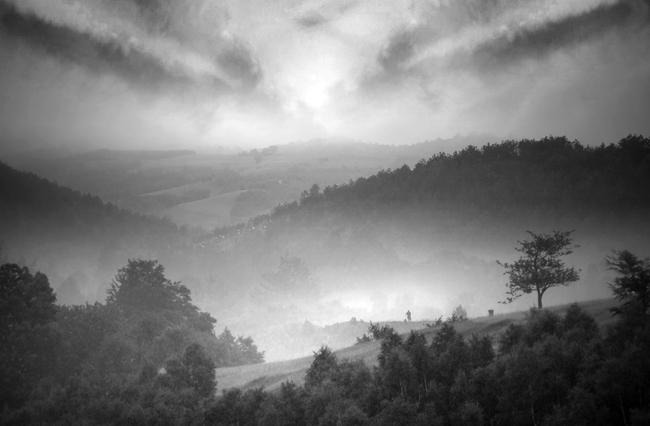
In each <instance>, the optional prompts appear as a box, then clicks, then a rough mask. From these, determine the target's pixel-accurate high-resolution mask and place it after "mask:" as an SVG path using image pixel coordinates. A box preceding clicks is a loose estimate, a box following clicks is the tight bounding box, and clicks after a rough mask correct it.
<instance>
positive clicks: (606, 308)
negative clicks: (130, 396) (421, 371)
mask: <svg viewBox="0 0 650 426" xmlns="http://www.w3.org/2000/svg"><path fill="white" fill-rule="evenodd" d="M579 306H580V307H581V308H582V309H583V310H584V311H585V312H586V313H588V314H589V315H590V316H592V317H593V318H594V319H595V320H596V321H597V322H598V324H600V325H601V326H606V325H608V324H611V323H612V322H613V321H614V320H615V318H614V317H613V316H612V314H611V312H610V309H611V308H613V307H615V306H618V303H617V302H616V300H614V299H603V300H592V301H588V302H582V303H579ZM567 308H568V305H566V304H564V305H557V306H551V307H548V308H547V309H549V310H551V311H553V312H557V313H558V314H561V315H563V314H564V313H565V311H566V309H567ZM525 319H526V312H515V313H509V314H501V315H495V316H491V317H490V316H485V317H478V318H472V319H470V320H468V321H463V322H458V323H455V324H454V327H455V328H456V330H457V331H458V332H460V333H461V334H462V335H463V336H465V337H469V336H471V335H472V334H474V333H475V334H478V335H488V336H490V337H492V338H493V339H495V341H496V339H497V338H498V336H499V335H500V334H501V333H503V331H504V330H505V329H506V328H507V327H508V326H509V325H510V324H518V323H522V322H523V321H524V320H525ZM426 324H427V322H426V321H422V322H412V323H408V324H407V323H404V322H390V321H389V322H384V323H382V325H389V326H391V327H393V328H394V329H395V330H396V331H397V332H398V333H400V334H402V335H403V336H407V335H408V333H409V331H410V330H417V331H420V332H422V333H423V334H424V335H425V336H426V338H427V341H428V342H429V343H430V342H431V340H432V339H433V336H434V335H435V334H436V333H437V332H438V331H439V330H440V326H434V327H432V328H430V327H427V325H426ZM367 325H368V324H362V323H357V324H354V325H351V324H350V323H340V324H336V325H334V326H331V327H329V330H328V334H329V335H330V336H331V337H332V338H334V336H337V335H339V334H343V335H348V334H349V332H350V330H351V329H353V330H354V331H355V332H356V333H358V334H357V337H359V336H361V335H362V334H363V333H364V332H365V331H366V329H367ZM323 344H324V343H323ZM380 345H381V342H380V341H373V342H367V343H362V344H358V345H354V346H348V347H343V348H340V349H338V350H336V351H335V353H336V354H337V356H338V357H339V358H340V359H343V358H347V359H350V360H363V362H364V363H365V364H367V365H371V366H376V365H377V355H379V348H380ZM313 359H314V358H313V356H305V357H301V358H297V359H291V360H287V361H277V362H268V363H265V364H255V365H245V366H239V367H227V368H219V369H217V371H216V376H215V378H216V380H217V386H218V387H219V389H222V390H224V389H229V388H239V389H242V390H247V389H255V388H259V387H264V388H265V389H267V390H276V389H278V388H279V387H280V384H281V383H283V382H286V381H292V382H294V383H296V384H298V385H302V384H304V380H305V372H306V370H307V368H309V366H310V365H311V363H312V361H313Z"/></svg>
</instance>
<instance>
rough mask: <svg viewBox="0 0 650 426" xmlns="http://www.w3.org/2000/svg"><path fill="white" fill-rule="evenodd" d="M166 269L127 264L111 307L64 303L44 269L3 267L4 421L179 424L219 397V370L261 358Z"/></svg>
mask: <svg viewBox="0 0 650 426" xmlns="http://www.w3.org/2000/svg"><path fill="white" fill-rule="evenodd" d="M164 272H165V271H164V267H163V266H162V265H160V264H159V263H158V262H157V261H152V260H130V261H129V262H128V264H127V265H126V266H124V267H122V268H120V270H119V271H117V274H116V275H115V277H114V279H113V280H112V281H111V286H110V289H109V291H108V294H107V297H106V299H105V303H95V304H93V305H90V304H84V305H72V306H57V305H55V302H56V294H55V293H54V292H53V291H52V288H51V287H50V285H49V280H48V277H47V276H46V275H44V274H42V273H40V272H37V273H35V274H32V273H31V272H30V271H29V269H28V268H27V267H20V266H18V265H16V264H11V263H7V264H4V265H2V266H0V306H2V309H1V310H0V343H1V344H0V422H1V423H3V424H7V423H10V424H83V423H88V422H89V423H93V424H117V423H121V421H122V420H123V419H130V421H136V423H137V422H144V424H147V423H151V422H154V423H160V422H163V421H164V422H166V423H168V424H170V422H171V424H179V422H180V420H181V419H186V418H188V416H189V417H190V418H191V417H193V416H195V415H196V413H197V412H200V407H201V404H202V403H205V401H209V400H210V399H211V398H213V397H214V391H215V381H214V369H215V368H218V367H224V366H233V365H242V364H251V363H261V362H263V361H264V353H263V352H260V351H258V349H257V346H256V345H255V344H254V343H253V340H252V339H251V338H250V337H246V338H245V337H243V336H239V337H237V338H235V337H234V336H233V335H232V333H230V331H229V330H228V329H225V330H224V332H223V333H222V334H221V335H219V336H217V335H216V334H215V330H214V328H215V323H216V322H217V320H216V319H214V318H213V317H212V316H211V315H210V314H209V313H207V312H202V311H200V310H199V309H198V308H197V307H196V306H195V305H194V304H193V303H192V299H191V292H190V290H189V289H188V288H187V287H186V286H184V285H183V284H181V283H180V282H173V281H171V280H169V279H167V277H166V276H165V274H164ZM138 419H139V420H138Z"/></svg>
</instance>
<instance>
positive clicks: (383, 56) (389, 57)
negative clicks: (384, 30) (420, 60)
mask: <svg viewBox="0 0 650 426" xmlns="http://www.w3.org/2000/svg"><path fill="white" fill-rule="evenodd" d="M416 44H417V40H416V34H415V33H414V31H400V32H398V33H397V34H395V35H394V36H392V37H391V38H390V40H389V41H388V44H387V46H386V48H385V49H384V50H383V51H382V52H381V53H380V54H379V58H378V59H377V61H378V62H379V64H380V65H381V67H382V68H383V69H384V70H385V71H389V72H395V71H397V70H399V68H400V66H401V65H402V64H404V63H405V62H407V61H408V60H409V59H411V57H412V56H413V53H414V52H415V46H416Z"/></svg>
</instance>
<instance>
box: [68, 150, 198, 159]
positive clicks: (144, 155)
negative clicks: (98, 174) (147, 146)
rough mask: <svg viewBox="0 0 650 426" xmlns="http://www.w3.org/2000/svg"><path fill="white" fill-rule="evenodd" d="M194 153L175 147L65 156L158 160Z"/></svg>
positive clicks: (100, 151)
mask: <svg viewBox="0 0 650 426" xmlns="http://www.w3.org/2000/svg"><path fill="white" fill-rule="evenodd" d="M195 154H196V151H192V150H190V149H176V150H169V151H160V150H114V149H98V150H95V151H89V152H83V153H80V154H74V155H70V156H68V157H66V158H68V159H75V160H116V159H120V158H129V159H132V160H160V159H163V158H174V157H183V156H186V155H195Z"/></svg>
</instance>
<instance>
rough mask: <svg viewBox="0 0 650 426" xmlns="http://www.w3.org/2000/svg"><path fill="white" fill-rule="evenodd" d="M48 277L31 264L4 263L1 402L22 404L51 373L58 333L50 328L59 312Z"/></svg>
mask: <svg viewBox="0 0 650 426" xmlns="http://www.w3.org/2000/svg"><path fill="white" fill-rule="evenodd" d="M55 302H56V296H55V295H54V292H53V291H52V288H51V287H50V283H49V281H48V279H47V277H46V276H45V275H44V274H42V273H40V272H37V273H36V274H35V275H32V274H31V273H30V272H29V269H28V268H27V267H20V266H18V265H16V264H12V263H8V264H5V265H2V266H0V404H1V405H2V406H4V405H5V404H7V405H9V406H15V405H18V404H19V403H20V402H21V401H22V400H23V399H24V398H26V397H27V396H28V395H29V392H30V390H31V387H32V386H33V385H34V384H35V383H36V382H37V381H38V380H39V379H40V378H41V377H43V376H44V375H46V374H47V373H48V368H49V367H50V366H51V362H52V361H53V359H52V354H53V350H54V348H55V345H56V341H57V339H56V335H55V334H54V333H53V331H52V330H51V329H50V328H48V327H47V325H48V323H50V322H52V321H54V318H55V315H56V306H55V304H54V303H55Z"/></svg>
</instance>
